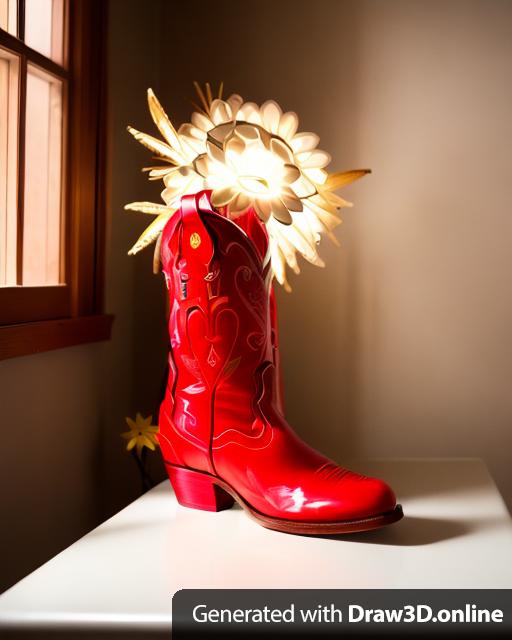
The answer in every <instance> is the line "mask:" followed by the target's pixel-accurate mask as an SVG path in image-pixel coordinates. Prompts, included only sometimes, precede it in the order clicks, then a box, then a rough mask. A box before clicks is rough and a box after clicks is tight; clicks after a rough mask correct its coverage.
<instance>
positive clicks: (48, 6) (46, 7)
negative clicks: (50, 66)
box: [25, 0, 64, 64]
mask: <svg viewBox="0 0 512 640" xmlns="http://www.w3.org/2000/svg"><path fill="white" fill-rule="evenodd" d="M25 42H26V43H27V44H28V46H29V47H32V49H36V51H39V53H42V54H43V55H45V56H46V57H47V58H51V59H52V60H55V62H57V63H59V64H63V43H64V0H25Z"/></svg>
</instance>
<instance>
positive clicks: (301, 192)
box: [291, 175, 316, 198]
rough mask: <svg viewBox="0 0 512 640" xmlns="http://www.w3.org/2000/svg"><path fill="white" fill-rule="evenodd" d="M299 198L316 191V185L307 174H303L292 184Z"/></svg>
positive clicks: (308, 195)
mask: <svg viewBox="0 0 512 640" xmlns="http://www.w3.org/2000/svg"><path fill="white" fill-rule="evenodd" d="M291 187H292V189H293V190H294V191H295V195H296V196H297V197H298V198H308V197H310V196H313V195H314V194H315V193H316V187H315V185H314V184H313V183H312V182H311V180H308V178H306V176H304V175H301V176H300V177H299V178H298V179H297V180H296V181H295V182H294V183H293V184H292V185H291Z"/></svg>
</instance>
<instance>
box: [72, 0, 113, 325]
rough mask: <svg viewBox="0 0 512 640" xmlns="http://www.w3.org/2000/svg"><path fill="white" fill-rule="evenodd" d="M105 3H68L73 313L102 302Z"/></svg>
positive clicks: (90, 309) (92, 0)
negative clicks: (102, 125) (102, 127)
mask: <svg viewBox="0 0 512 640" xmlns="http://www.w3.org/2000/svg"><path fill="white" fill-rule="evenodd" d="M105 4H106V3H104V2H101V0H89V1H88V2H72V3H70V7H69V8H70V14H69V29H70V37H71V40H72V42H73V46H72V47H71V50H70V54H71V55H70V61H69V65H70V67H69V68H70V87H69V90H70V104H69V106H70V110H69V134H70V140H69V145H68V149H69V152H68V153H69V155H68V169H69V180H68V189H69V196H68V206H69V218H68V220H69V244H68V250H69V264H68V268H69V273H70V279H69V283H70V285H71V292H72V298H71V313H72V315H76V316H79V315H88V314H91V313H101V309H102V306H103V300H102V297H103V296H102V286H103V285H102V281H101V279H102V277H103V264H102V261H103V253H104V249H103V244H104V241H105V236H104V226H105V224H104V198H105V193H104V191H105V190H104V188H103V182H102V180H103V178H102V172H104V156H105V149H104V144H103V142H102V140H103V137H104V132H103V131H101V122H102V116H103V113H104V111H105V108H106V107H105V91H104V87H105V84H106V82H105V73H106V64H105V19H106V6H105Z"/></svg>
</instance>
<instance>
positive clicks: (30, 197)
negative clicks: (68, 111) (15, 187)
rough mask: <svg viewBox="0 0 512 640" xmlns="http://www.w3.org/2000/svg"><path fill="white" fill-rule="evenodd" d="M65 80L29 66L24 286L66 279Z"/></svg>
mask: <svg viewBox="0 0 512 640" xmlns="http://www.w3.org/2000/svg"><path fill="white" fill-rule="evenodd" d="M61 174H62V82H61V81H60V80H58V79H57V78H55V77H53V76H51V75H49V74H47V73H44V72H43V71H41V70H39V69H37V68H36V67H33V66H32V65H28V74H27V113H26V122H25V187H24V217H23V284H24V285H45V284H58V283H59V282H61V274H62V269H61V262H62V261H61V250H60V247H61V237H62V224H61V208H62V196H61V185H62V175H61Z"/></svg>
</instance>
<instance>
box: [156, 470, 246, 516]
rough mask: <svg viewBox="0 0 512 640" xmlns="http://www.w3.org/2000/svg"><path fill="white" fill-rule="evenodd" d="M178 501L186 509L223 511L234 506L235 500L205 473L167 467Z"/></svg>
mask: <svg viewBox="0 0 512 640" xmlns="http://www.w3.org/2000/svg"><path fill="white" fill-rule="evenodd" d="M166 467H167V473H168V474H169V479H170V481H171V484H172V486H173V489H174V493H175V494H176V499H177V500H178V502H179V503H180V504H181V505H183V506H184V507H190V508H192V509H201V510H202V511H222V510H223V509H229V508H230V507H232V506H233V504H234V502H235V501H234V499H233V498H232V497H231V496H230V495H229V493H227V492H226V491H224V489H222V488H221V487H219V486H218V485H216V484H215V483H214V482H213V481H212V479H211V478H210V477H209V476H207V475H206V474H204V473H200V472H198V471H192V470H191V469H184V468H183V467H174V466H171V465H166Z"/></svg>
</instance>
